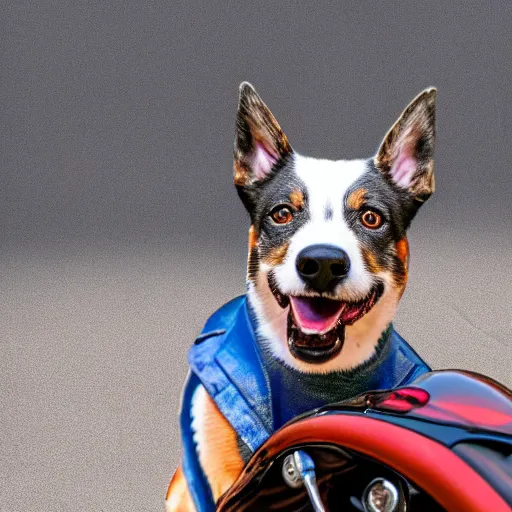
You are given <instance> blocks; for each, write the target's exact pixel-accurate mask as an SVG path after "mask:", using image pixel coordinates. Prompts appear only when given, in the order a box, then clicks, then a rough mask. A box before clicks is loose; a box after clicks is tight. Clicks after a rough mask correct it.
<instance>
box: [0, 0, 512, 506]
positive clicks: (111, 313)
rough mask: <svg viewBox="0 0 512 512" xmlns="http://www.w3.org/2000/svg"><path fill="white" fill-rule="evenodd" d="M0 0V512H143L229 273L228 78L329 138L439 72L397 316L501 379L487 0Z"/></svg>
mask: <svg viewBox="0 0 512 512" xmlns="http://www.w3.org/2000/svg"><path fill="white" fill-rule="evenodd" d="M2 4H3V5H2V15H1V24H2V27H1V39H2V45H1V49H2V52H1V57H0V59H1V61H0V63H1V75H0V98H1V110H0V124H1V131H0V140H1V162H0V163H1V170H0V172H1V187H0V197H1V200H0V218H1V228H0V229H1V244H0V245H1V246H0V263H1V265H0V297H1V301H0V322H1V338H0V361H1V363H0V364H1V372H0V383H1V393H0V401H1V406H2V409H1V410H2V413H1V416H0V435H1V442H0V511H2V512H21V511H23V512H27V511H37V512H41V511H43V512H44V511H51V512H53V511H56V512H57V511H59V512H60V511H98V512H99V511H105V512H117V511H143V512H145V511H153V510H162V506H163V505H162V504H163V497H164V494H165V490H166V486H167V482H168V479H169V476H170V474H171V472H172V470H173V468H174V467H175V466H176V464H177V462H178V459H179V436H178V424H177V410H178V403H179V395H180V389H181V385H182V382H183V380H184V377H185V374H186V371H187V363H186V351H187V347H188V346H189V345H190V344H191V343H192V341H193V339H194V336H195V335H196V334H197V333H198V331H199V330H200V328H201V326H202V323H203V322H204V320H205V319H206V317H207V315H208V314H209V313H211V312H212V311H213V310H214V309H215V308H216V307H218V306H219V305H221V304H222V303H223V302H225V301H226V300H227V299H229V298H231V297H233V296H235V295H236V294H240V293H243V291H244V275H245V257H246V233H247V228H248V219H247V215H246V214H245V212H244V210H243V208H242V206H241V204H240V203H239V201H238V198H237V196H236V193H235V191H234V189H233V187H232V184H231V172H232V171H231V165H232V161H231V156H232V140H233V134H234V114H235V108H236V99H237V87H238V84H239V82H240V81H242V80H249V81H251V82H252V83H253V84H254V85H255V86H256V87H257V89H258V90H259V92H260V93H261V95H262V96H263V98H264V99H265V101H266V102H267V103H268V104H269V105H270V107H271V108H272V109H273V111H274V113H275V114H276V116H277V118H278V119H279V121H280V122H281V124H282V126H283V127H284V129H285V131H286V132H287V134H288V136H289V138H290V141H291V143H292V144H293V146H294V147H295V148H296V149H297V150H298V151H300V152H302V153H306V154H312V155H314V156H319V157H328V158H340V157H344V158H352V157H359V156H369V155H371V154H372V153H373V152H374V151H375V150H376V148H377V146H378V144H379V142H380V140H381V138H382V137H383V135H384V134H385V132H386V130H387V129H388V128H389V126H390V125H391V123H392V122H393V121H394V120H395V118H396V117H397V116H398V114H399V113H400V112H401V110H402V109H403V108H404V107H405V105H406V104H407V103H408V102H409V101H410V100H411V99H412V98H413V97H414V96H415V95H416V94H417V93H418V92H419V91H420V90H422V89H423V88H425V87H427V86H431V85H435V86H437V87H438V89H439V94H438V100H439V101H438V144H437V157H436V173H437V192H436V194H435V195H434V197H433V198H432V199H431V201H429V202H428V203H427V204H426V206H425V207H424V208H423V210H422V211H421V213H420V214H419V216H418V217H417V219H416V221H415V222H414V224H413V227H412V231H411V236H410V240H411V251H412V260H411V265H412V268H411V274H410V284H409V287H408V291H407V293H406V294H405V296H404V299H403V302H402V304H401V308H400V311H399V314H398V318H397V321H396V325H397V328H398V329H399V331H400V332H401V333H402V334H403V335H404V336H405V337H406V338H407V339H408V340H409V341H410V342H411V343H412V344H413V345H414V347H415V348H416V349H417V350H418V351H419V352H420V353H421V354H423V355H424V356H425V358H426V359H427V360H428V361H429V362H430V363H431V364H432V365H433V366H434V367H436V368H441V367H463V368H469V369H472V370H477V371H481V372H484V373H487V374H489V375H491V376H493V377H496V378H498V379H500V380H502V381H504V382H505V383H507V384H508V385H510V384H512V375H511V366H512V349H511V339H512V336H511V335H512V306H511V304H512V289H511V280H512V265H511V263H512V261H511V260H512V235H511V221H512V213H511V196H512V149H511V148H512V144H511V141H512V89H511V85H510V84H511V83H512V70H511V66H510V62H511V57H512V48H511V45H512V43H511V41H512V38H511V37H510V27H511V26H512V7H511V6H512V3H511V2H510V1H509V0H503V1H498V0H494V1H493V2H472V1H464V2H446V1H438V2H359V1H353V2H349V1H335V2H292V1H280V2H271V3H265V2H233V1H226V0H224V1H219V2H216V1H215V2H214V1H211V0H210V1H203V2H185V1H180V2H178V1H172V0H171V1H169V0H165V1H160V0H155V1H146V2H139V1H132V0H130V1H123V2H114V1H110V0H101V1H99V0H85V1H57V0H40V1H37V2H36V1H32V2H29V1H26V0H18V1H15V2H14V1H7V2H2Z"/></svg>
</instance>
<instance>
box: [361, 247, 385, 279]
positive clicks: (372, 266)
mask: <svg viewBox="0 0 512 512" xmlns="http://www.w3.org/2000/svg"><path fill="white" fill-rule="evenodd" d="M361 252H362V254H363V258H364V261H365V262H366V266H367V267H368V270H369V271H370V272H372V273H373V274H376V273H377V272H380V271H381V270H383V268H382V267H381V266H380V265H379V263H378V262H377V258H376V257H375V254H373V252H372V251H370V250H368V249H364V248H363V249H362V250H361Z"/></svg>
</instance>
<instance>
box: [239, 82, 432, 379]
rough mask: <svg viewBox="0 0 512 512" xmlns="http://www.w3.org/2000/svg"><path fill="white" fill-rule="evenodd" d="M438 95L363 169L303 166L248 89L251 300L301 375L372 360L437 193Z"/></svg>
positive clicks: (398, 127)
mask: <svg viewBox="0 0 512 512" xmlns="http://www.w3.org/2000/svg"><path fill="white" fill-rule="evenodd" d="M435 97H436V90H435V89H427V90H425V91H424V92H422V93H421V94H420V95H419V96H417V97H416V98H415V99H414V100H413V101H412V103H411V104H410V105H409V106H408V107H407V108H406V109H405V111H404V112H403V113H402V115H401V116H400V118H399V119H398V121H396V123H395V124H394V125H393V126H392V127H391V129H390V130H389V132H388V133H387V135H386V136H385V137H384V140H383V142H382V144H381V146H380V148H379V150H378V152H377V154H376V155H375V156H374V157H372V158H369V159H361V160H338V161H332V160H322V159H316V158H310V157H306V156H303V155H299V154H298V153H297V152H296V151H294V150H293V149H292V147H291V145H290V143H289V142H288V139H287V137H286V135H285V134H284V132H283V130H282V129H281V127H280V126H279V124H278V123H277V121H276V119H275V118H274V116H273V115H272V113H271V112H270V110H269V109H268V107H267V106H266V105H265V104H264V103H263V101H262V100H261V98H260V97H259V96H258V94H257V93H256V91H255V90H254V89H253V87H252V86H251V85H250V84H248V83H243V84H242V85H241V86H240V97H239V105H238V115H237V130H236V139H235V151H234V177H235V185H236V187H237V190H238V193H239V195H240V197H241V199H242V201H243V203H244V205H245V207H246V208H247V210H248V212H249V215H250V218H251V227H250V230H249V261H248V296H249V301H250V304H251V306H252V307H253V309H254V311H255V313H256V316H257V321H258V327H257V328H258V334H259V337H260V338H261V339H262V342H263V343H264V344H265V347H266V348H267V349H268V350H270V351H272V353H273V354H274V355H275V356H276V357H278V358H279V359H281V360H282V361H284V362H285V363H287V364H288V365H290V366H292V367H295V368H298V369H300V370H302V371H306V372H315V371H316V372H328V371H333V370H343V369H349V368H351V367H354V366H357V365H358V364H360V363H362V362H363V361H365V360H367V359H368V358H369V357H371V355H372V354H373V353H374V351H375V347H376V345H377V342H378V340H379V338H380V336H381V334H382V332H383V331H384V330H385V328H386V327H387V325H389V323H390V322H391V320H392V318H393V316H394V314H395V310H396V307H397V304H398V301H399V299H400V297H401V296H402V293H403V291H404V288H405V285H406V282H407V270H408V257H409V250H408V243H407V238H406V230H407V228H408V227H409V224H410V222H411V220H412V218H413V217H414V215H415V214H416V212H417V210H418V208H419V207H420V206H421V204H423V202H425V200H426V199H427V198H428V197H429V196H430V195H431V194H432V192H433V191H434V174H433V152H434V136H435Z"/></svg>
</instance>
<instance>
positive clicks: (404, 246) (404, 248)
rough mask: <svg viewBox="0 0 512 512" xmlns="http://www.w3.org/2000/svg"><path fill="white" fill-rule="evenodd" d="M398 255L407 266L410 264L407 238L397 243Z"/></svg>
mask: <svg viewBox="0 0 512 512" xmlns="http://www.w3.org/2000/svg"><path fill="white" fill-rule="evenodd" d="M396 255H397V256H398V259H399V260H400V261H401V262H402V263H404V264H405V265H407V264H408V263H409V242H408V241H407V238H402V239H401V240H398V242H397V243H396Z"/></svg>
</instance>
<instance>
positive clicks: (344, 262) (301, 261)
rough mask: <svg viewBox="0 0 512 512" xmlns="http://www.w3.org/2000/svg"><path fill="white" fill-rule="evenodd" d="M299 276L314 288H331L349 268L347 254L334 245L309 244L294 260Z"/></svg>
mask: <svg viewBox="0 0 512 512" xmlns="http://www.w3.org/2000/svg"><path fill="white" fill-rule="evenodd" d="M296 267H297V272H298V273H299V275H300V277H302V279H303V280H304V281H305V282H306V283H307V284H308V285H309V286H310V287H311V288H313V289H314V290H316V291H318V292H325V291H327V290H329V289H331V290H332V289H333V288H334V287H335V286H336V285H337V284H338V283H339V282H340V281H341V280H342V279H343V278H344V277H346V276H347V274H348V271H349V270H350V260H349V257H348V254H347V253H346V252H345V251H344V250H343V249H340V248H339V247H336V246H334V245H324V244H319V245H310V246H309V247H306V248H305V249H302V251H300V253H299V255H298V256H297V261H296Z"/></svg>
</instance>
